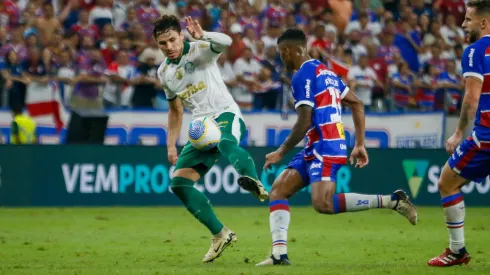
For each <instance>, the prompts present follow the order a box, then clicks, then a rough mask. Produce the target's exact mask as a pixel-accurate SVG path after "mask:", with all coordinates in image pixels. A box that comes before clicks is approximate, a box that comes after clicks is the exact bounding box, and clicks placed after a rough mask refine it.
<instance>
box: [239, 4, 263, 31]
mask: <svg viewBox="0 0 490 275" xmlns="http://www.w3.org/2000/svg"><path fill="white" fill-rule="evenodd" d="M238 23H239V24H240V25H241V26H242V27H243V29H245V30H247V29H251V30H252V31H253V32H254V33H255V35H260V34H261V24H260V20H259V17H258V16H256V15H254V10H253V7H252V6H251V5H250V4H246V5H245V6H244V11H243V14H242V15H241V16H240V18H238Z"/></svg>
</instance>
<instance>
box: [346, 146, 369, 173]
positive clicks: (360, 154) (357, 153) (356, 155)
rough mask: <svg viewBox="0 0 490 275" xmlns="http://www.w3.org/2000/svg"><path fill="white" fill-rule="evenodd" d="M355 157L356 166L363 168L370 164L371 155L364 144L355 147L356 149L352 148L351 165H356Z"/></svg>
mask: <svg viewBox="0 0 490 275" xmlns="http://www.w3.org/2000/svg"><path fill="white" fill-rule="evenodd" d="M354 159H355V161H356V166H355V167H359V168H363V167H364V166H366V165H368V163H369V157H368V154H367V151H366V148H364V146H356V147H354V150H352V153H350V164H351V165H354Z"/></svg>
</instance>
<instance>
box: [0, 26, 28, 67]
mask: <svg viewBox="0 0 490 275" xmlns="http://www.w3.org/2000/svg"><path fill="white" fill-rule="evenodd" d="M10 34H11V36H10V41H8V42H7V44H5V45H4V46H3V47H2V48H1V49H0V56H1V57H5V56H6V54H7V53H8V52H9V51H11V50H14V51H15V52H16V53H17V57H18V58H19V59H20V60H24V59H25V58H26V57H27V48H26V46H25V45H24V42H23V41H22V30H21V29H19V28H16V29H13V30H12V31H11V32H10Z"/></svg>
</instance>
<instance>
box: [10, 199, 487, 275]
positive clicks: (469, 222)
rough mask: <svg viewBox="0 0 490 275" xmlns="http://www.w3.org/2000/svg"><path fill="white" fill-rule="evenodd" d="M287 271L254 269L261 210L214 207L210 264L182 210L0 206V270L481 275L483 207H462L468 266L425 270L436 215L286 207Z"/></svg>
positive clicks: (436, 239) (433, 249) (265, 230)
mask: <svg viewBox="0 0 490 275" xmlns="http://www.w3.org/2000/svg"><path fill="white" fill-rule="evenodd" d="M291 211H292V225H291V226H290V229H289V256H290V259H291V261H292V263H293V265H292V266H288V267H282V266H281V267H277V266H276V267H255V266H254V264H255V263H257V262H258V261H261V260H263V259H264V258H265V256H267V254H268V252H269V250H270V243H271V237H270V233H269V218H268V217H269V213H268V212H269V210H268V208H267V207H264V208H216V212H217V214H218V216H219V217H220V218H221V220H222V221H223V222H224V223H225V224H226V225H228V226H229V227H230V228H231V229H233V230H234V231H235V232H236V233H237V236H238V242H237V243H236V244H235V246H233V247H231V248H228V249H227V250H226V251H225V252H224V254H223V256H222V257H221V258H219V259H217V260H216V261H215V262H214V263H211V264H202V263H201V259H202V257H203V256H204V254H205V253H206V251H207V249H208V248H209V244H210V238H209V237H210V236H209V233H208V232H207V231H206V229H205V228H204V227H202V226H201V225H200V224H199V223H198V222H196V221H194V220H193V218H192V217H191V216H190V215H189V214H188V213H187V212H186V211H185V209H183V208H169V207H154V208H119V207H118V208H63V209H59V208H42V209H41V208H21V209H9V208H0V274H193V275H200V274H363V275H365V274H418V275H422V274H445V275H447V274H460V273H461V272H463V273H465V274H490V260H489V253H490V251H489V249H488V247H489V244H490V230H489V229H490V224H489V221H490V219H489V216H490V211H489V209H485V208H468V209H467V215H466V217H467V218H466V221H465V228H466V236H467V238H466V239H467V244H468V248H469V251H470V252H471V253H472V256H473V260H472V262H471V263H470V264H469V265H467V266H462V267H453V268H446V269H440V268H430V267H427V266H426V261H427V260H428V259H429V258H431V257H433V256H436V254H439V253H441V252H442V251H443V249H444V248H445V247H446V246H447V232H446V228H445V224H444V219H443V213H442V209H440V208H420V209H419V216H420V220H419V224H418V225H417V226H412V225H410V224H409V223H408V221H406V220H404V218H402V217H401V216H399V215H398V214H397V213H395V212H393V211H387V210H373V211H367V212H362V213H348V214H343V215H339V216H323V215H320V214H316V213H315V212H314V211H313V210H312V209H311V208H299V207H292V209H291Z"/></svg>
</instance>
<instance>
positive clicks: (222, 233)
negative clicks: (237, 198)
mask: <svg viewBox="0 0 490 275" xmlns="http://www.w3.org/2000/svg"><path fill="white" fill-rule="evenodd" d="M198 179H199V174H198V173H197V172H196V171H195V170H194V169H192V168H183V169H179V170H177V171H175V172H174V176H173V178H172V182H171V189H172V191H173V192H174V194H175V195H176V196H177V197H178V198H179V199H180V200H181V201H182V203H183V204H184V205H185V207H186V208H187V210H188V211H189V212H190V213H191V214H192V215H193V216H194V218H196V219H197V220H198V221H200V222H201V223H202V224H204V226H206V227H207V228H208V229H209V231H210V232H211V234H213V238H212V240H211V247H210V248H209V251H208V253H207V254H206V255H205V256H204V259H203V260H202V261H203V262H211V261H213V260H214V259H216V258H218V257H219V256H221V253H222V252H223V251H224V250H225V248H227V247H228V246H230V245H231V244H232V242H236V240H237V238H236V235H235V233H234V232H233V231H231V230H230V229H228V228H226V227H225V226H223V224H222V223H221V222H220V221H219V220H218V217H216V215H215V213H214V211H213V208H212V207H211V202H210V201H209V199H208V198H207V197H206V196H205V195H204V194H203V193H201V192H199V191H198V190H197V189H196V188H194V183H195V182H196V181H197V180H198Z"/></svg>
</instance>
